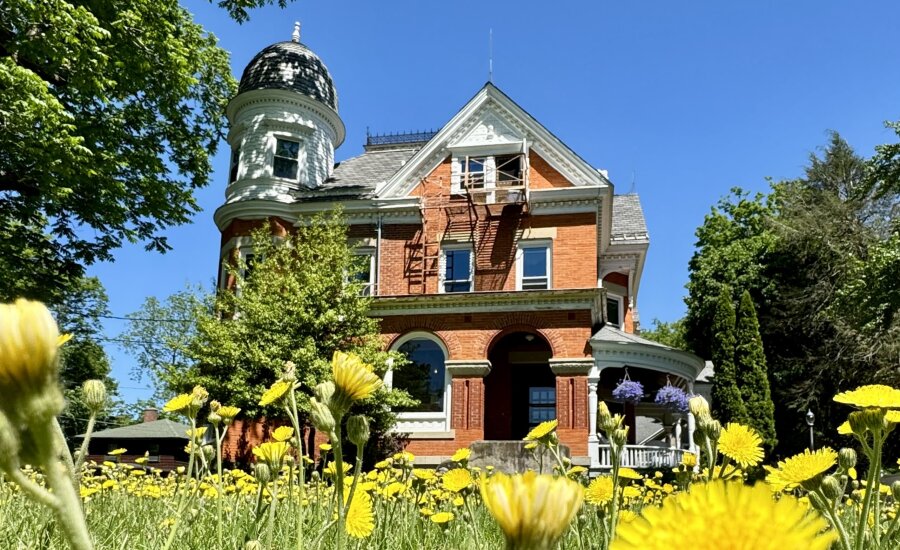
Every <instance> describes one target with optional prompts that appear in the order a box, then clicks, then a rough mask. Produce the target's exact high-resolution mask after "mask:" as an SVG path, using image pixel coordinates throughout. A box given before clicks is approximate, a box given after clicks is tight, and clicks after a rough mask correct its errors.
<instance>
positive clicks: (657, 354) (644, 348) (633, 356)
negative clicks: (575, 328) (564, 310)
mask: <svg viewBox="0 0 900 550" xmlns="http://www.w3.org/2000/svg"><path fill="white" fill-rule="evenodd" d="M590 343H591V349H592V350H593V356H594V359H595V361H596V362H597V365H598V366H600V367H601V368H604V367H618V366H622V365H628V366H632V367H637V368H644V369H650V370H655V371H658V372H665V373H669V374H675V375H677V376H680V377H682V378H685V379H687V380H690V381H691V382H693V381H694V380H696V379H697V377H698V376H699V375H700V373H701V372H702V371H703V368H704V366H705V363H704V361H703V359H701V358H699V357H697V356H696V355H694V354H693V353H689V352H687V351H682V350H678V349H674V348H663V347H659V346H652V345H648V344H641V343H639V342H603V341H600V342H598V341H595V340H591V342H590Z"/></svg>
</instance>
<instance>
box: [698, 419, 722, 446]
mask: <svg viewBox="0 0 900 550" xmlns="http://www.w3.org/2000/svg"><path fill="white" fill-rule="evenodd" d="M700 430H701V431H703V432H705V433H706V437H708V438H709V439H711V440H712V441H713V442H716V441H718V440H719V436H721V435H722V424H721V423H720V422H719V421H718V420H712V419H708V420H706V421H704V422H701V423H700Z"/></svg>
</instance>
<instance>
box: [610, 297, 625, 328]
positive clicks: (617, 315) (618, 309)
mask: <svg viewBox="0 0 900 550" xmlns="http://www.w3.org/2000/svg"><path fill="white" fill-rule="evenodd" d="M624 313H625V310H624V308H623V307H622V297H621V296H616V295H614V294H607V295H606V322H607V323H609V324H611V325H615V326H617V327H621V326H622V315H624Z"/></svg>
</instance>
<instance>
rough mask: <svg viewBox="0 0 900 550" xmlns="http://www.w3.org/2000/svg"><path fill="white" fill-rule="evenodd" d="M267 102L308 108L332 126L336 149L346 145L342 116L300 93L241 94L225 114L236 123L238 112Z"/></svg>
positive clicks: (258, 92)
mask: <svg viewBox="0 0 900 550" xmlns="http://www.w3.org/2000/svg"><path fill="white" fill-rule="evenodd" d="M267 101H272V102H286V103H292V104H294V105H301V106H303V107H306V108H307V109H309V110H310V111H312V112H314V113H316V114H317V115H319V116H320V117H322V118H323V119H325V121H326V122H327V123H328V125H329V126H331V129H332V130H333V131H334V136H335V139H334V148H335V149H337V148H338V147H340V146H341V144H342V143H344V138H345V137H346V136H347V129H346V127H344V121H343V120H341V117H340V115H338V114H337V112H336V111H335V110H334V109H332V108H331V107H329V106H328V105H325V104H324V103H321V102H319V101H316V100H314V99H312V98H310V97H307V96H305V95H303V94H301V93H300V92H293V91H290V90H279V89H266V88H263V89H258V90H249V91H246V92H241V93H239V94H238V95H236V96H234V97H233V98H231V101H229V102H228V105H227V106H226V107H225V114H226V115H227V116H228V120H229V122H231V121H234V118H235V115H236V114H237V113H238V111H240V110H241V109H242V108H244V107H245V106H247V105H248V104H250V103H265V102H267Z"/></svg>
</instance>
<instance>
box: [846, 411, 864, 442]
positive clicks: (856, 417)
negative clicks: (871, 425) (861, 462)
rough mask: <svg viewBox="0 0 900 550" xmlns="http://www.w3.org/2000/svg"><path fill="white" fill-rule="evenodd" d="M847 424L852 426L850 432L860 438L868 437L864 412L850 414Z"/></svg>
mask: <svg viewBox="0 0 900 550" xmlns="http://www.w3.org/2000/svg"><path fill="white" fill-rule="evenodd" d="M847 422H848V423H849V424H850V430H851V431H852V432H853V433H854V434H856V435H857V436H859V437H862V436H864V435H866V430H867V429H868V428H867V427H866V423H865V417H863V414H862V411H854V412H852V413H850V416H848V417H847Z"/></svg>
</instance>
